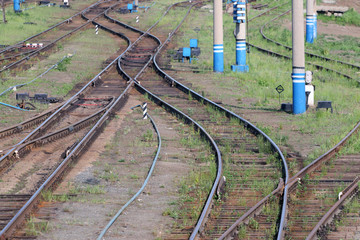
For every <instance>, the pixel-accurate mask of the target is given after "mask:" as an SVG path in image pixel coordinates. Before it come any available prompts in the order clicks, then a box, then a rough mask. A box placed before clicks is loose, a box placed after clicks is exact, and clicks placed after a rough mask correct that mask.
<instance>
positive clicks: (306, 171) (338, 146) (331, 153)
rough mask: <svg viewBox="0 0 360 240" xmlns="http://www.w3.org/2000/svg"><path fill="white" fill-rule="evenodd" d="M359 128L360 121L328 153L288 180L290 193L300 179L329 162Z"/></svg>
mask: <svg viewBox="0 0 360 240" xmlns="http://www.w3.org/2000/svg"><path fill="white" fill-rule="evenodd" d="M359 127H360V121H359V122H358V123H357V124H356V125H355V126H354V128H353V129H352V130H351V131H350V132H349V133H348V134H346V136H345V137H344V138H343V139H341V140H340V142H338V143H337V144H336V145H335V146H334V147H333V148H331V149H330V150H329V151H327V152H326V153H324V154H323V155H321V156H320V157H318V158H317V159H315V160H314V161H313V162H311V163H310V164H309V165H307V166H306V167H304V168H303V169H301V170H300V171H299V172H298V173H296V174H295V175H294V176H293V177H292V178H291V179H290V180H289V184H288V187H289V188H290V191H292V190H294V189H295V188H296V186H297V185H298V183H299V180H300V181H301V179H302V178H303V177H304V176H305V175H306V174H309V173H311V172H313V171H315V170H316V169H318V168H319V167H321V164H322V163H323V162H326V161H328V160H330V159H331V158H332V157H334V156H335V155H336V154H337V153H338V152H339V151H340V149H341V148H342V147H343V146H344V145H345V144H346V143H347V141H348V140H349V139H350V137H351V136H352V135H353V134H354V133H356V132H358V131H359Z"/></svg>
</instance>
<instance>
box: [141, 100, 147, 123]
mask: <svg viewBox="0 0 360 240" xmlns="http://www.w3.org/2000/svg"><path fill="white" fill-rule="evenodd" d="M141 109H142V110H143V119H147V103H146V102H144V103H143V104H142V105H141Z"/></svg>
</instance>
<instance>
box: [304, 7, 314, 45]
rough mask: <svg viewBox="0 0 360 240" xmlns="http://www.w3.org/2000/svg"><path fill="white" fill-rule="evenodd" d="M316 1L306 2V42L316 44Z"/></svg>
mask: <svg viewBox="0 0 360 240" xmlns="http://www.w3.org/2000/svg"><path fill="white" fill-rule="evenodd" d="M314 1H315V0H307V1H306V42H308V43H313V42H314V20H315V19H314Z"/></svg>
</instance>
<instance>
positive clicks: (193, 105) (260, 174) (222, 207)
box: [0, 3, 358, 239]
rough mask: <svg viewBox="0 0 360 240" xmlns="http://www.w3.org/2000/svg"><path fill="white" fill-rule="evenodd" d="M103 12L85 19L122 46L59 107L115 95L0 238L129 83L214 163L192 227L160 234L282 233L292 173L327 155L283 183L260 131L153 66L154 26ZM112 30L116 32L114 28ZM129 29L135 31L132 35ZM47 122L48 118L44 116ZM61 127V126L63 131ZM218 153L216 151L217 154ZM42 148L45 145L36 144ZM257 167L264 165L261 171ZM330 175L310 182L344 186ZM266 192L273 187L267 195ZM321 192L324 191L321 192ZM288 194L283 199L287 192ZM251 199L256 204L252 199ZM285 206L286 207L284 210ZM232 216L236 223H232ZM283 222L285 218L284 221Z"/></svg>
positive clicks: (278, 157) (282, 168) (273, 151)
mask: <svg viewBox="0 0 360 240" xmlns="http://www.w3.org/2000/svg"><path fill="white" fill-rule="evenodd" d="M196 4H198V3H195V4H193V5H192V6H191V7H190V8H189V11H188V12H187V14H189V12H190V10H191V8H192V7H193V6H195V5H196ZM169 9H170V8H169ZM169 9H168V10H169ZM95 14H96V13H95ZM186 16H187V15H186ZM186 16H185V17H186ZM105 17H106V18H107V19H110V20H111V22H108V21H106V20H105V18H98V19H97V20H93V21H92V22H93V23H94V24H97V25H99V26H100V27H102V28H104V29H106V30H109V31H112V32H113V33H114V32H118V34H117V35H119V36H120V37H122V38H124V39H125V40H126V41H127V42H128V44H129V47H128V49H127V50H126V51H125V52H124V54H121V55H120V56H119V57H117V58H115V59H114V60H113V61H112V64H110V65H111V67H109V66H110V65H109V66H108V67H107V69H106V70H104V71H103V72H102V73H100V74H99V75H97V76H96V77H95V78H94V79H93V80H92V81H90V82H89V83H88V84H87V85H86V86H85V87H84V88H83V89H82V91H81V93H78V94H76V95H75V96H74V97H72V98H71V99H70V100H71V101H70V100H69V101H67V103H65V104H64V106H66V104H69V103H71V102H72V103H74V102H73V101H74V100H75V99H80V97H79V96H80V95H81V98H92V99H94V98H101V97H100V96H102V97H103V96H104V95H105V94H106V95H109V94H108V92H107V90H106V89H105V88H107V87H106V86H109V85H110V86H116V87H112V89H116V92H117V94H113V95H114V96H115V95H116V97H115V99H116V100H114V103H112V104H109V107H107V108H106V110H105V113H103V114H102V115H101V116H100V120H99V121H98V122H96V123H93V125H91V127H89V128H91V129H90V130H89V131H87V130H86V131H85V130H84V131H85V132H87V133H84V135H85V136H84V137H83V138H81V140H79V141H78V142H76V141H75V143H74V144H73V145H72V146H71V148H70V150H69V152H67V153H66V156H65V159H64V161H62V162H61V163H59V166H58V167H56V169H55V170H54V171H53V172H52V173H50V172H48V173H43V174H44V175H50V178H49V179H46V180H45V179H44V182H40V183H39V184H38V185H39V188H37V190H36V192H35V195H33V196H30V195H26V194H25V195H24V196H25V197H24V198H25V200H24V199H20V200H19V201H26V199H27V198H29V197H30V200H31V201H30V200H29V201H27V202H26V204H25V206H23V207H21V210H20V212H17V213H14V214H13V215H12V216H14V215H15V216H14V217H13V218H12V219H11V220H10V222H9V223H3V225H4V228H3V230H2V231H1V232H0V236H2V237H4V236H5V237H6V236H9V235H8V234H10V233H12V231H13V230H14V228H15V226H16V225H17V224H19V223H18V222H16V221H17V220H18V219H21V218H23V217H24V215H25V210H26V209H27V208H28V207H31V206H35V205H36V201H38V200H39V198H40V197H39V196H40V193H41V191H42V190H43V189H47V188H49V187H50V186H49V185H47V184H48V183H53V182H54V181H55V179H57V178H58V177H60V176H61V175H62V174H63V172H62V170H64V168H66V166H67V164H69V162H70V161H71V160H74V159H75V158H76V157H78V156H79V155H80V154H81V152H82V151H84V150H85V149H86V147H87V146H88V145H87V144H88V142H91V141H92V140H93V137H95V136H96V135H97V134H98V133H97V129H99V128H101V127H103V124H104V121H105V120H106V119H108V118H109V114H110V113H111V112H113V111H114V110H115V109H117V108H118V107H119V105H121V99H123V98H124V97H125V92H127V91H128V90H129V89H130V88H131V87H132V86H133V85H134V86H135V87H136V89H137V90H138V91H139V92H141V93H146V94H148V96H149V97H150V99H152V100H153V101H154V102H156V103H157V104H159V105H160V106H162V107H164V108H165V109H166V110H168V111H170V112H173V113H175V114H176V115H177V116H178V117H180V118H183V119H185V121H186V122H187V123H190V124H193V126H194V128H195V129H196V130H197V131H199V132H200V134H201V135H203V136H204V137H205V138H206V139H207V140H208V141H209V142H210V144H211V146H212V149H213V151H214V156H215V159H214V160H215V161H216V163H217V170H216V177H215V178H214V184H213V186H212V188H211V191H210V193H209V195H208V198H207V199H204V200H203V201H204V203H205V202H206V204H205V205H204V208H203V210H202V212H201V215H200V216H199V219H196V220H197V223H196V225H190V226H187V227H186V229H174V232H173V233H172V234H170V235H169V236H168V238H169V239H175V238H178V239H185V238H190V239H194V238H196V237H199V238H203V239H210V238H211V239H212V238H214V237H215V238H219V237H222V236H221V234H222V233H223V232H225V231H226V230H228V229H229V228H231V227H233V228H232V230H231V233H229V234H230V235H231V234H234V233H235V234H238V233H239V230H240V231H241V228H238V227H239V226H241V224H244V223H247V227H245V228H246V235H245V237H248V238H251V239H258V238H269V237H272V238H274V237H276V235H277V232H276V229H277V228H278V225H277V223H278V222H280V224H281V225H280V233H279V235H280V237H281V236H282V234H284V233H283V232H282V230H284V229H285V227H284V223H283V221H284V218H285V216H286V213H287V209H286V205H287V200H286V199H287V197H288V193H287V190H288V188H290V189H291V191H293V190H294V189H296V186H297V184H298V179H297V178H298V177H300V179H301V180H300V183H301V181H303V182H302V183H301V184H302V185H301V186H304V184H308V183H309V182H308V181H307V177H304V176H305V175H306V174H307V175H309V174H310V172H311V173H312V174H314V175H316V174H321V172H320V173H316V172H315V173H313V172H314V170H315V169H317V168H318V167H319V166H320V164H319V162H322V161H326V160H328V158H329V156H327V157H326V158H325V160H321V161H320V160H318V161H315V162H316V163H315V164H313V165H312V166H314V167H312V166H310V167H307V168H305V169H304V170H302V171H301V172H300V173H299V174H297V175H295V176H294V177H293V178H291V179H290V181H289V183H290V184H288V181H287V179H288V173H287V166H286V161H285V159H284V156H283V154H282V153H281V151H280V149H279V148H278V147H277V146H276V144H275V143H274V142H273V141H272V140H271V139H270V138H269V137H268V136H266V135H265V134H264V133H263V132H262V131H261V130H259V129H258V128H256V127H255V126H254V125H252V124H251V123H250V122H248V121H246V120H245V119H243V118H241V117H239V116H238V115H236V114H234V113H232V112H230V111H228V110H227V109H225V108H223V107H221V106H219V105H218V104H216V103H214V102H212V101H211V100H209V99H206V98H204V97H203V96H201V95H200V94H198V93H196V92H194V91H193V90H191V89H189V88H188V87H186V86H184V85H183V84H181V83H180V82H178V81H176V79H174V78H173V77H171V76H169V75H168V74H167V73H165V72H164V71H163V70H161V67H159V66H158V64H157V61H156V60H157V58H156V57H157V55H158V53H159V51H160V50H161V49H163V47H164V46H165V44H162V45H160V44H161V41H160V40H159V39H158V38H157V37H155V36H154V35H152V34H150V33H149V31H150V30H151V29H152V28H153V27H154V26H155V25H156V23H155V24H154V25H153V26H152V27H151V28H150V29H149V30H148V31H146V32H143V31H140V30H137V29H135V28H132V27H130V26H128V25H126V24H124V23H121V22H119V21H117V20H115V19H113V18H111V17H110V16H109V15H108V14H107V13H106V14H105ZM181 23H182V22H181ZM181 23H180V24H179V25H178V27H177V28H176V29H175V30H174V31H173V32H172V33H171V34H170V35H169V38H168V39H170V38H171V37H172V36H173V35H174V34H175V32H176V31H177V29H178V28H179V27H180V25H181ZM119 31H121V32H122V33H119ZM134 31H135V32H136V33H134ZM125 35H130V37H129V38H128V37H126V36H125ZM140 36H142V37H140ZM167 42H168V41H167V40H166V41H165V43H167ZM151 61H153V66H154V68H155V71H154V70H152V69H150V70H147V71H146V72H145V69H147V67H148V66H150V64H151ZM110 68H112V69H113V71H112V72H111V71H110V70H109V69H110ZM115 68H117V71H119V73H120V74H121V75H122V76H123V78H124V79H125V80H127V82H128V84H126V83H125V81H123V80H120V79H119V75H117V74H118V72H117V71H114V70H115ZM105 72H109V74H106V73H105ZM120 89H121V91H120ZM124 89H125V90H124ZM84 90H86V97H85V96H83V94H84V92H83V91H84ZM122 90H124V92H122ZM90 96H91V97H90ZM63 108H64V107H63V106H62V107H61V108H60V109H58V110H56V111H55V112H54V113H51V116H54V114H56V113H57V112H59V111H60V110H61V109H63ZM49 119H51V117H50V118H49ZM45 122H46V121H45ZM41 125H42V124H41ZM39 128H41V127H38V128H37V129H39ZM243 128H245V129H243ZM37 129H35V130H34V131H33V133H34V132H37ZM67 129H68V130H69V128H67ZM205 129H206V130H205ZM355 131H356V130H354V132H355ZM210 134H211V135H210ZM40 138H41V137H40ZM36 140H38V139H35V140H34V141H36ZM20 143H21V144H27V143H31V141H30V139H29V138H28V139H27V140H26V141H22V142H20ZM19 145H20V144H19ZM341 145H342V144H341ZM220 150H221V151H222V153H221V154H220ZM15 151H17V150H15V149H13V150H10V152H11V154H12V156H14V153H15ZM44 151H46V150H45V149H44ZM332 151H333V152H331V153H330V157H331V156H333V155H334V153H335V152H337V151H338V148H336V150H332ZM11 154H9V155H8V156H10V155H11ZM17 154H19V152H17ZM57 155H58V154H57ZM15 157H16V154H15ZM21 157H22V156H21ZM222 160H224V171H223V169H222ZM0 161H1V160H0ZM344 161H348V159H344ZM352 164H353V163H352ZM341 166H343V163H341ZM264 167H265V169H266V170H264ZM49 168H51V167H49ZM53 168H55V167H53ZM248 169H251V171H249V172H248V173H247V172H246V171H247V170H248ZM239 172H241V173H244V174H243V175H242V176H241V175H239V174H238V173H239ZM352 173H353V175H358V173H357V172H356V171H354V172H352ZM332 174H333V175H332ZM336 174H338V173H336ZM40 175H41V174H40ZM223 175H225V176H226V178H227V183H226V186H225V185H223V183H220V179H222V176H223ZM334 175H335V172H331V171H328V172H327V175H326V177H328V178H327V179H320V178H319V179H316V181H319V182H320V183H321V182H324V183H329V181H330V182H331V181H332V182H337V181H338V182H340V181H341V182H342V183H349V182H351V180H352V179H351V177H348V178H346V177H343V178H341V179H340V177H339V179H340V180H339V179H335V180H334V179H333V178H334ZM340 175H341V174H340ZM250 176H251V177H250ZM337 176H338V175H337ZM264 178H266V179H267V181H264V180H263V179H264ZM279 178H283V179H284V180H285V181H283V180H280V181H279V180H278V179H279ZM283 184H285V185H286V186H285V189H284V190H285V191H284V198H283V199H282V198H278V197H276V198H273V197H272V196H273V195H275V196H281V194H282V193H283V186H284V185H283ZM299 186H300V185H299ZM309 187H310V185H309ZM339 187H343V184H340V186H339V185H336V186H335V188H337V189H338V188H339ZM265 188H266V189H265ZM323 189H325V188H323ZM272 190H274V191H273V192H272V193H271V191H272ZM326 191H328V189H327V190H326ZM22 193H23V192H22ZM23 194H24V193H23ZM267 194H269V195H267ZM291 194H293V193H291ZM291 194H290V196H291V197H292V195H291ZM216 195H217V196H216ZM266 195H267V196H266ZM243 196H245V197H243ZM11 197H13V196H10V195H7V196H5V197H4V196H1V197H0V200H1V199H2V198H4V199H5V200H4V204H5V202H6V201H7V202H8V199H7V198H11ZM19 197H20V195H19ZM241 197H243V198H241ZM264 197H265V198H264ZM20 198H21V197H20ZM215 198H216V199H217V200H216V199H215ZM239 199H240V200H239ZM242 199H245V200H242ZM259 200H262V201H260V202H259ZM244 201H245V202H244ZM304 201H305V200H304ZM304 201H303V202H304ZM282 203H283V204H282ZM193 204H194V203H191V202H189V205H188V206H184V211H186V208H188V207H191V206H193ZM290 206H291V205H290ZM251 207H252V208H251ZM268 207H269V209H270V210H274V212H275V213H276V214H274V215H270V214H269V215H266V214H267V210H266V209H267V208H268ZM262 208H265V211H264V210H263V214H260V215H259V212H261V210H262ZM289 211H292V209H291V207H290V210H289ZM323 212H326V209H323ZM323 212H320V213H319V214H317V215H321V214H323ZM243 214H244V215H243ZM239 215H240V216H239ZM241 215H242V217H241ZM279 215H281V217H280V218H278V216H279ZM244 216H245V217H244ZM239 217H240V218H239ZM295 217H296V216H295ZM317 217H318V216H317ZM299 219H300V218H299ZM302 219H303V218H301V220H300V222H301V221H302V222H303V220H302ZM236 220H241V221H240V222H237V221H236ZM290 221H292V220H291V219H290ZM15 222H16V223H15ZM235 222H236V223H235ZM234 223H235V225H234ZM231 225H232V226H231ZM234 226H235V227H234ZM269 226H270V228H274V229H275V232H273V233H270V232H266V231H265V229H268V228H269ZM290 226H291V225H289V222H288V225H287V229H285V230H289V231H290V233H289V232H288V231H287V234H290V235H292V234H291V231H294V232H295V231H296V229H295V228H293V229H291V228H290ZM5 237H4V238H5Z"/></svg>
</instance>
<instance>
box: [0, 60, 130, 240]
mask: <svg viewBox="0 0 360 240" xmlns="http://www.w3.org/2000/svg"><path fill="white" fill-rule="evenodd" d="M116 60H117V59H116ZM132 85H133V83H132V82H131V83H130V84H128V86H127V87H126V89H125V90H124V91H123V93H122V94H121V95H120V96H119V97H118V98H117V99H116V100H115V102H114V104H112V105H111V106H110V107H109V108H108V109H107V110H106V112H105V113H104V114H103V115H102V117H101V118H100V119H99V121H97V123H96V124H95V125H94V126H93V127H92V128H91V130H90V131H89V132H88V133H87V134H86V135H85V136H84V137H83V138H82V139H81V141H80V142H79V143H78V144H77V145H76V146H75V147H74V149H73V150H72V151H71V152H70V153H69V155H68V156H67V157H66V158H65V159H64V160H63V161H62V162H61V163H60V164H59V166H58V167H57V168H56V169H55V170H54V172H53V173H52V174H51V175H50V176H49V178H47V179H46V181H45V182H44V183H42V184H41V186H40V187H39V188H38V189H37V190H36V192H35V193H34V194H33V195H32V196H31V198H30V199H29V200H28V201H27V202H26V203H25V205H24V206H23V207H22V208H21V209H20V210H19V211H18V212H17V213H16V215H15V216H14V217H13V218H12V219H11V220H10V222H9V223H8V224H7V225H6V226H5V227H4V228H3V229H2V230H1V232H0V239H1V240H2V239H6V238H7V237H9V236H10V234H11V232H12V231H13V230H14V228H15V227H16V226H17V225H18V224H20V222H21V221H22V219H24V218H25V216H26V213H27V212H29V211H31V209H32V208H33V207H34V206H35V205H36V203H37V202H38V201H39V200H40V198H41V192H42V191H44V190H46V189H49V188H50V187H51V186H52V184H54V182H55V181H56V180H57V179H58V178H60V177H61V176H62V174H63V173H64V171H65V169H66V168H67V167H68V165H69V164H70V162H72V161H74V160H75V158H77V157H78V156H79V155H80V154H81V153H82V152H83V151H84V150H85V148H86V147H87V146H88V144H90V143H91V141H93V140H94V138H95V137H96V134H97V133H99V131H100V130H101V128H102V127H104V125H105V123H106V120H107V119H109V117H110V115H111V113H112V112H113V111H114V110H115V107H117V106H118V105H119V103H120V100H123V99H124V98H125V96H126V94H127V93H128V92H129V90H130V89H131V88H132Z"/></svg>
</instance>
